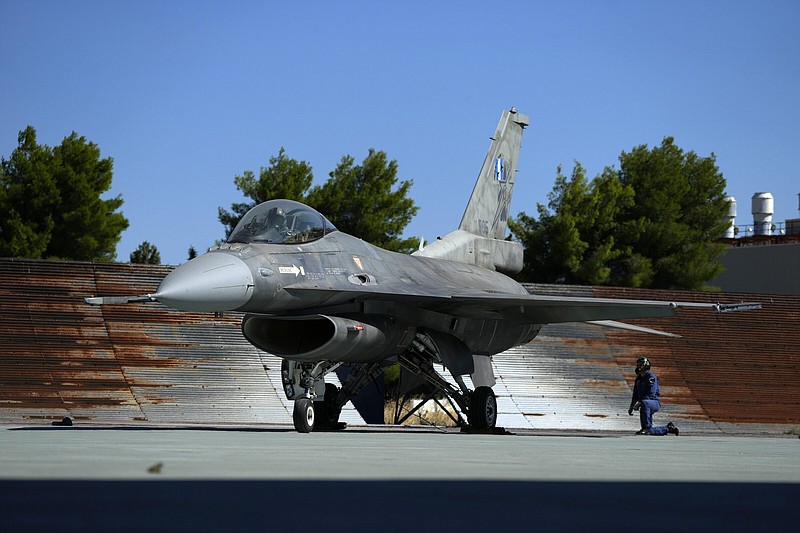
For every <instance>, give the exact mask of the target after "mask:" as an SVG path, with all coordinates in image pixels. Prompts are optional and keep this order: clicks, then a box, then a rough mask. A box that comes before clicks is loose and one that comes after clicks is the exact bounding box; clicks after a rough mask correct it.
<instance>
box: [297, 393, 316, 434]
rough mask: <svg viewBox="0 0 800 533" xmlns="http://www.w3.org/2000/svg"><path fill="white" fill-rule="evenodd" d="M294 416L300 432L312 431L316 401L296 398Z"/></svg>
mask: <svg viewBox="0 0 800 533" xmlns="http://www.w3.org/2000/svg"><path fill="white" fill-rule="evenodd" d="M292 418H293V419H294V429H295V430H296V431H297V432H298V433H310V432H311V431H312V430H313V429H314V418H315V416H314V402H312V401H311V400H310V399H308V398H300V399H299V400H295V401H294V413H293V416H292Z"/></svg>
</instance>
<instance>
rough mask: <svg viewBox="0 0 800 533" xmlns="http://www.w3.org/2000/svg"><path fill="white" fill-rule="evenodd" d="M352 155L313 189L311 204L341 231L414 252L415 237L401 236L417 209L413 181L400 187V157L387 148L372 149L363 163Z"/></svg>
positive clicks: (343, 158) (388, 247)
mask: <svg viewBox="0 0 800 533" xmlns="http://www.w3.org/2000/svg"><path fill="white" fill-rule="evenodd" d="M354 163H355V161H354V159H353V157H352V156H349V155H346V156H344V157H342V159H341V161H340V162H339V164H338V165H337V167H336V169H335V170H334V171H332V172H331V173H330V179H329V180H328V181H327V182H325V184H324V185H322V186H317V187H314V188H312V189H311V191H310V192H309V195H308V204H309V205H311V206H312V207H314V208H315V209H317V210H318V211H320V212H321V213H324V214H325V216H327V217H328V219H329V220H330V221H331V222H333V224H334V225H335V226H336V227H337V228H338V229H339V230H341V231H344V232H345V233H349V234H351V235H355V236H356V237H359V238H361V239H363V240H365V241H367V242H369V243H372V244H374V245H376V246H380V247H381V248H386V249H387V250H394V251H397V252H405V253H410V252H411V251H413V250H414V249H415V244H414V243H415V239H413V238H412V239H400V238H399V237H400V235H401V234H402V232H403V228H405V227H406V225H408V223H409V222H411V218H412V217H413V216H414V215H415V214H416V213H417V209H418V208H417V207H416V206H415V205H414V201H413V200H411V199H410V198H407V197H406V196H407V194H408V191H409V189H410V188H411V185H413V181H403V182H401V183H400V186H399V187H397V189H396V190H392V188H393V187H394V185H395V184H396V183H397V161H394V160H393V161H389V160H388V158H387V156H386V152H383V151H375V150H374V149H370V150H369V154H368V155H367V157H366V158H365V159H364V161H363V163H362V164H361V165H355V164H354Z"/></svg>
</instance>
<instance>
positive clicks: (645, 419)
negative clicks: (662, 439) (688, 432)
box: [631, 370, 669, 435]
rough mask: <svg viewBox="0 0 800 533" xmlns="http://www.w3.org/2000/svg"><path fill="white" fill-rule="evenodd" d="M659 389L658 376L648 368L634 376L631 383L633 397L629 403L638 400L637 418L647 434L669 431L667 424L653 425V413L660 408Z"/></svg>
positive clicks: (664, 433) (662, 433) (663, 433)
mask: <svg viewBox="0 0 800 533" xmlns="http://www.w3.org/2000/svg"><path fill="white" fill-rule="evenodd" d="M660 395H661V391H660V390H659V388H658V378H657V377H656V375H655V374H653V373H652V372H650V371H649V370H648V371H647V372H645V373H644V374H642V375H641V376H636V381H635V382H634V383H633V399H632V400H631V404H633V403H634V402H639V403H640V404H641V405H640V406H639V420H640V422H641V424H642V430H643V433H644V434H647V435H666V434H667V433H669V429H668V428H667V426H656V427H653V413H655V412H656V411H658V410H659V409H661V400H659V396H660Z"/></svg>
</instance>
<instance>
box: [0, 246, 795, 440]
mask: <svg viewBox="0 0 800 533" xmlns="http://www.w3.org/2000/svg"><path fill="white" fill-rule="evenodd" d="M169 270H170V267H163V266H146V265H128V264H117V263H112V264H96V263H95V264H92V263H77V262H56V261H29V260H12V259H0V423H6V424H8V423H31V422H34V423H35V422H48V423H49V421H51V420H57V419H60V418H61V417H63V416H70V417H72V418H73V419H75V420H76V421H79V422H80V421H84V422H86V423H89V422H91V423H146V422H157V423H176V424H202V423H213V424H224V423H232V424H248V423H290V421H291V405H290V404H289V402H288V401H287V400H286V399H285V397H284V395H283V393H282V392H281V390H280V375H279V369H280V361H279V359H277V358H275V357H273V356H270V355H268V354H265V353H263V352H259V351H258V350H256V349H255V348H253V347H252V346H251V345H250V344H249V343H247V342H246V341H245V340H244V338H243V337H242V336H241V333H240V329H239V328H240V326H239V324H240V320H241V316H240V315H237V314H235V313H231V314H226V315H225V317H224V318H215V317H214V316H213V315H211V314H200V313H181V312H176V311H173V310H170V309H168V308H166V307H164V306H162V305H160V304H130V305H127V306H104V307H92V306H88V305H85V304H84V303H83V301H82V298H83V297H84V296H87V295H95V294H102V295H123V294H144V293H148V292H153V291H154V289H155V287H156V286H157V285H158V283H159V281H160V280H161V278H163V276H164V275H166V274H167V273H168V272H169ZM528 289H529V290H531V291H533V292H540V293H541V292H547V293H550V294H564V295H582V296H590V295H595V296H602V297H617V298H645V299H658V300H682V301H704V302H717V301H719V302H722V303H734V302H738V301H742V300H759V301H762V302H764V309H763V310H760V311H748V312H739V313H725V314H713V313H710V312H707V311H698V310H679V312H678V316H677V317H676V318H673V319H659V320H641V321H636V323H641V324H642V325H645V326H648V327H652V328H656V329H662V330H666V331H670V332H673V333H678V334H681V335H683V337H682V338H681V339H669V338H664V337H656V336H652V335H644V334H640V333H632V332H627V331H621V330H612V329H608V328H601V327H599V326H592V325H588V324H559V325H549V326H545V327H544V328H543V329H542V332H541V333H540V335H539V336H538V337H537V338H536V339H535V340H534V341H533V342H532V343H530V344H528V345H524V346H519V347H516V348H513V349H512V350H509V351H507V352H504V353H503V354H498V355H496V356H495V357H494V358H493V359H494V361H493V364H494V368H495V373H496V374H497V375H498V378H499V381H498V384H497V385H496V386H495V391H496V392H497V393H498V407H499V410H500V418H499V424H501V425H504V426H506V427H515V428H557V429H603V430H607V429H611V430H631V429H633V430H635V429H637V428H638V422H637V419H636V417H628V415H627V407H628V403H629V401H630V394H631V386H632V382H633V377H634V376H633V370H632V369H633V364H634V361H635V360H636V358H637V357H639V356H641V355H646V356H647V357H650V358H651V359H652V361H653V365H654V370H655V371H656V373H657V374H658V376H659V378H660V379H661V385H662V399H663V401H664V407H663V409H662V412H660V413H658V414H657V415H656V422H657V423H658V422H665V421H666V420H667V419H671V420H673V421H675V422H676V423H677V424H679V425H682V427H683V428H688V429H690V430H691V429H696V430H703V431H725V432H735V431H743V430H744V431H759V432H761V431H779V430H781V429H782V428H785V427H792V426H797V425H800V384H798V377H797V376H798V368H800V297H798V296H776V295H749V294H732V293H696V292H681V291H646V290H634V289H621V288H600V287H571V286H542V285H530V286H528ZM343 420H345V421H347V422H349V423H351V424H357V423H363V419H362V418H361V417H360V415H359V414H358V412H357V411H355V409H354V408H352V406H348V408H347V409H346V410H345V411H344V413H343Z"/></svg>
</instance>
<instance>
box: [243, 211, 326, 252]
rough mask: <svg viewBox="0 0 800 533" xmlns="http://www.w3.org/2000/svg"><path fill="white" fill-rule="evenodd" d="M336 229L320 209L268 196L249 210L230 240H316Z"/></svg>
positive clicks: (275, 241)
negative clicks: (267, 199) (267, 198)
mask: <svg viewBox="0 0 800 533" xmlns="http://www.w3.org/2000/svg"><path fill="white" fill-rule="evenodd" d="M332 231H336V228H335V227H334V226H333V224H331V223H330V221H329V220H328V219H327V218H325V217H324V216H322V215H321V214H320V213H319V212H318V211H316V210H315V209H312V208H310V207H308V206H307V205H305V204H301V203H300V202H295V201H293V200H269V201H268V202H264V203H263V204H258V205H257V206H255V207H254V208H253V209H251V210H250V211H248V212H247V213H246V214H245V215H244V216H243V217H242V220H240V221H239V223H238V224H237V225H236V227H235V228H233V231H232V232H231V236H230V237H229V238H228V242H230V243H233V242H243V243H248V244H250V243H252V244H267V243H269V244H297V243H304V242H311V241H316V240H317V239H321V238H322V237H324V236H325V235H327V234H328V233H331V232H332Z"/></svg>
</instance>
